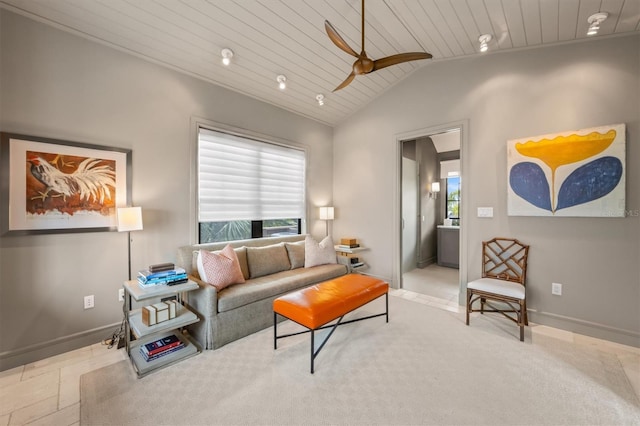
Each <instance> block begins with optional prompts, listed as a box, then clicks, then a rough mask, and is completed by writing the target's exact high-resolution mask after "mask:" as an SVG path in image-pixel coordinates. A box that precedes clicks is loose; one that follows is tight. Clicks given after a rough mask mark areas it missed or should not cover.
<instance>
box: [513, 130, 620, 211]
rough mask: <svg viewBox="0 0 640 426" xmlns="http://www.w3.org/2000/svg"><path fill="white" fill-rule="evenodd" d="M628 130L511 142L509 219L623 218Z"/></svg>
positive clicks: (602, 131) (578, 131)
mask: <svg viewBox="0 0 640 426" xmlns="http://www.w3.org/2000/svg"><path fill="white" fill-rule="evenodd" d="M625 131H626V129H625V125H624V124H615V125H610V126H602V127H592V128H588V129H582V130H576V131H570V132H563V133H556V134H550V135H542V136H533V137H529V138H524V139H516V140H510V141H508V142H507V168H508V170H507V176H508V179H509V184H508V196H507V202H508V213H509V215H510V216H554V217H559V216H572V217H624V215H625V167H626V166H625V149H626V144H625V139H626V134H625Z"/></svg>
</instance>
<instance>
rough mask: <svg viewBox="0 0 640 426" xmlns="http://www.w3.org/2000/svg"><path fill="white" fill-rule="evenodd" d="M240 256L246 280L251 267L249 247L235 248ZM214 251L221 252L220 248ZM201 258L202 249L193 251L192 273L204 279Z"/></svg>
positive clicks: (239, 260) (239, 259)
mask: <svg viewBox="0 0 640 426" xmlns="http://www.w3.org/2000/svg"><path fill="white" fill-rule="evenodd" d="M233 251H235V252H236V255H237V256H238V262H240V269H241V270H242V275H243V276H244V279H245V281H246V280H248V279H249V267H248V266H247V248H246V247H244V246H243V247H238V248H235V249H233ZM214 253H220V250H216V251H214ZM199 259H200V250H194V251H193V258H192V259H191V272H190V274H191V275H192V276H194V277H195V278H198V279H202V277H201V276H200V269H202V266H201V265H200V266H198V261H199Z"/></svg>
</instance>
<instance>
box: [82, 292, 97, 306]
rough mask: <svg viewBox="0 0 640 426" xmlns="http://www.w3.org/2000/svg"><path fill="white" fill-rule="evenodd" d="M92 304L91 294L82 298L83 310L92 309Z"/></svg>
mask: <svg viewBox="0 0 640 426" xmlns="http://www.w3.org/2000/svg"><path fill="white" fill-rule="evenodd" d="M93 302H94V300H93V294H92V295H91V296H85V297H84V308H85V309H91V308H93V307H94V306H95V305H94V303H93Z"/></svg>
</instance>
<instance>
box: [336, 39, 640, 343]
mask: <svg viewBox="0 0 640 426" xmlns="http://www.w3.org/2000/svg"><path fill="white" fill-rule="evenodd" d="M639 47H640V36H638V35H634V36H627V37H613V38H601V39H594V40H589V41H587V42H582V43H576V44H567V45H557V46H553V47H546V48H539V49H528V50H522V51H517V52H512V53H504V54H500V53H494V54H489V55H477V56H474V57H471V58H465V59H460V60H453V61H445V62H433V63H431V64H429V65H427V66H425V67H423V68H421V69H419V70H418V71H416V72H415V73H414V74H413V75H411V76H410V77H409V78H408V79H406V80H404V81H403V82H401V83H399V84H397V85H395V86H393V87H392V88H390V89H389V90H388V91H387V92H386V93H384V94H382V95H380V96H379V97H378V98H377V99H376V100H375V101H374V102H373V103H372V104H370V105H368V106H367V107H366V108H364V109H362V110H361V111H359V112H358V113H356V114H354V115H353V116H350V117H349V118H348V119H347V120H346V121H345V122H343V123H341V124H340V125H339V126H337V127H336V128H335V130H334V182H344V181H349V182H350V185H348V186H342V185H337V184H334V203H335V205H336V206H337V207H338V208H340V211H341V216H340V218H339V220H336V223H335V235H336V236H340V235H347V234H348V235H353V236H355V237H357V238H359V239H360V240H361V241H362V243H363V244H364V245H365V246H367V247H369V248H370V249H371V250H370V251H368V252H367V262H368V263H369V265H371V269H370V272H371V273H372V274H375V275H379V276H382V277H386V278H389V279H392V280H393V284H394V285H395V284H396V283H397V274H398V269H397V261H398V256H397V253H398V251H397V250H398V247H397V241H398V240H397V234H398V229H399V225H398V223H399V222H398V217H397V213H396V212H397V208H398V205H397V199H398V190H397V170H398V162H397V158H398V149H397V139H398V137H399V135H400V136H403V135H405V134H407V133H411V134H413V135H414V137H415V136H416V134H418V133H419V131H420V129H430V128H433V127H437V126H441V125H444V124H447V123H459V122H462V123H464V124H466V125H465V126H464V128H463V142H462V150H461V157H462V181H463V185H464V194H463V198H464V203H463V218H462V223H463V226H462V232H463V243H466V244H465V245H464V246H463V247H462V251H463V252H462V253H461V259H462V260H463V261H465V259H466V265H461V274H462V280H463V284H464V283H466V282H467V279H469V280H470V279H474V278H478V277H479V276H480V272H481V271H480V260H481V256H480V253H481V242H482V241H483V240H485V239H489V238H491V237H493V236H511V237H517V238H519V239H521V240H522V241H524V242H526V243H528V244H530V245H531V252H530V253H531V254H530V263H529V276H528V278H529V279H528V298H529V301H528V305H529V308H530V309H531V310H532V316H531V318H532V320H533V321H535V322H539V323H542V324H548V325H554V326H558V327H561V328H564V329H568V330H573V331H576V332H581V333H586V334H590V335H593V336H596V337H606V338H609V339H611V340H615V341H618V342H622V343H627V344H633V345H635V346H640V262H639V261H638V260H639V259H640V248H639V244H640V214H639V212H640V168H639V167H638V165H640V105H639V103H640V101H639V99H640V48H639ZM616 123H626V124H627V161H626V164H627V169H626V179H627V180H626V184H627V194H626V195H627V199H626V208H627V210H628V211H629V213H630V214H629V216H628V217H625V218H617V219H613V218H548V217H544V218H543V217H509V216H507V200H506V194H507V185H506V182H507V176H506V161H507V155H506V141H507V140H509V139H515V138H520V137H527V136H535V135H540V134H547V133H553V132H561V131H567V130H574V129H581V128H587V127H594V126H601V125H607V124H616ZM423 134H427V133H426V132H425V133H423ZM405 139H409V138H408V137H405ZM354 165H358V169H357V170H354V169H353V167H354ZM484 206H492V207H493V208H494V217H493V218H492V219H480V218H477V217H476V215H475V212H476V209H477V207H484ZM463 267H464V269H463ZM465 270H466V271H465ZM552 282H559V283H562V284H564V288H563V290H564V294H563V295H562V296H560V297H559V296H553V295H551V283H552ZM461 325H462V323H461Z"/></svg>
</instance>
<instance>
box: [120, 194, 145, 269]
mask: <svg viewBox="0 0 640 426" xmlns="http://www.w3.org/2000/svg"><path fill="white" fill-rule="evenodd" d="M140 230H142V208H141V207H119V208H118V232H127V237H128V238H127V239H128V240H129V280H131V231H140Z"/></svg>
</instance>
